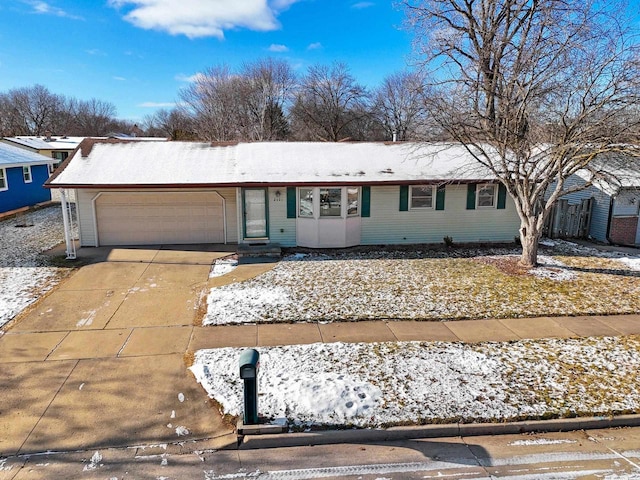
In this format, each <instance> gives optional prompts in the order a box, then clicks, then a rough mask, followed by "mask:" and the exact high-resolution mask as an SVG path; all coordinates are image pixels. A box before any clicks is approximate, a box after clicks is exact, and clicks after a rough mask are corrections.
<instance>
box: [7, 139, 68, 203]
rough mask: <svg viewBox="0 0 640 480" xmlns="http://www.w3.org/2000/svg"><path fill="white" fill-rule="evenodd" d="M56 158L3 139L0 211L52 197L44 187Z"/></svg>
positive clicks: (45, 200) (44, 200)
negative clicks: (11, 143) (12, 144)
mask: <svg viewBox="0 0 640 480" xmlns="http://www.w3.org/2000/svg"><path fill="white" fill-rule="evenodd" d="M55 161H56V160H55V159H54V158H47V157H45V156H44V155H40V154H38V153H33V152H30V151H28V150H25V149H23V148H18V147H13V146H11V145H6V144H4V143H0V213H3V212H8V211H11V210H15V209H18V208H21V207H28V206H30V205H35V204H37V203H41V202H48V201H50V200H51V191H50V190H48V189H46V188H43V186H42V185H43V184H44V182H46V181H47V179H48V178H49V168H50V165H51V164H52V163H54V162H55Z"/></svg>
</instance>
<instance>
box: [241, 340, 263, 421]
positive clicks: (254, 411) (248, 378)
mask: <svg viewBox="0 0 640 480" xmlns="http://www.w3.org/2000/svg"><path fill="white" fill-rule="evenodd" d="M239 363H240V378H241V379H242V380H244V415H243V422H244V424H245V425H257V424H258V369H259V367H260V354H259V353H258V351H257V350H254V349H253V348H250V349H248V350H245V351H244V352H242V354H241V355H240V360H239Z"/></svg>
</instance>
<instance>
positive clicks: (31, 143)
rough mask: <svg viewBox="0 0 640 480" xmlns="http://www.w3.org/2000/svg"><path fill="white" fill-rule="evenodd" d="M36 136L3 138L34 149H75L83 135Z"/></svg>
mask: <svg viewBox="0 0 640 480" xmlns="http://www.w3.org/2000/svg"><path fill="white" fill-rule="evenodd" d="M49 138H51V140H47V137H36V136H27V135H24V136H23V135H19V136H16V137H4V138H3V140H6V141H7V142H11V143H14V144H16V145H21V146H23V147H27V148H32V149H34V150H75V149H76V148H77V147H78V145H80V142H82V140H84V138H85V137H49Z"/></svg>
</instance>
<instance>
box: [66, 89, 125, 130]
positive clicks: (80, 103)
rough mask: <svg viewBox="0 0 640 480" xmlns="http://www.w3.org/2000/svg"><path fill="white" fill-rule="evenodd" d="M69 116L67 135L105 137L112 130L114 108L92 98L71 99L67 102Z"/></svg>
mask: <svg viewBox="0 0 640 480" xmlns="http://www.w3.org/2000/svg"><path fill="white" fill-rule="evenodd" d="M68 105H69V107H68V111H69V114H70V116H71V121H70V123H71V124H70V125H69V126H68V127H67V128H68V129H69V130H68V131H67V133H69V132H70V133H71V134H73V135H79V136H92V135H107V134H109V133H111V130H112V129H113V128H114V126H115V125H114V123H115V115H116V107H115V105H113V104H112V103H110V102H105V101H103V100H98V99H96V98H92V99H90V100H76V99H71V100H69V102H68Z"/></svg>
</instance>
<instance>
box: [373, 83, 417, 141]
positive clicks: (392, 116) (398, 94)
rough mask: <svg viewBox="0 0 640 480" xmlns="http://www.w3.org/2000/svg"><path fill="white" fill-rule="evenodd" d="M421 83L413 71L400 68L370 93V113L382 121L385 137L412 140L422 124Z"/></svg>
mask: <svg viewBox="0 0 640 480" xmlns="http://www.w3.org/2000/svg"><path fill="white" fill-rule="evenodd" d="M423 94H424V84H423V79H422V77H421V76H420V75H419V74H418V73H417V72H409V71H407V72H400V73H395V74H393V75H390V76H388V77H386V78H385V79H384V81H383V82H382V85H381V86H380V87H379V88H377V89H376V90H375V91H374V93H373V98H374V100H373V114H374V115H375V117H376V118H377V119H378V120H379V121H380V123H382V125H384V128H385V130H386V136H387V139H388V140H391V139H393V138H396V139H397V140H399V141H405V140H416V138H417V133H418V130H419V128H420V126H421V125H423V124H424V122H423V120H424V119H423V116H424V109H425V107H424V102H423Z"/></svg>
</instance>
